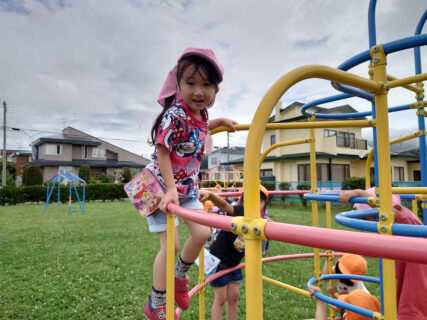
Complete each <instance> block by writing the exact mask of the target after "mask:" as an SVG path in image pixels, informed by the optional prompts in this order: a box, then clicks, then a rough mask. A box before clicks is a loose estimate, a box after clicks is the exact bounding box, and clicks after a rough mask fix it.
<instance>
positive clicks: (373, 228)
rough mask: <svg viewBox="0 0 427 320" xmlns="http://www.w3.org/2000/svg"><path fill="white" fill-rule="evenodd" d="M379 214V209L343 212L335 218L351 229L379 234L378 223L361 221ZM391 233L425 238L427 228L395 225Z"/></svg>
mask: <svg viewBox="0 0 427 320" xmlns="http://www.w3.org/2000/svg"><path fill="white" fill-rule="evenodd" d="M377 214H378V209H370V210H354V211H348V212H341V213H338V214H337V215H336V216H335V221H336V222H337V223H339V224H341V225H343V226H346V227H349V228H354V229H359V230H365V231H370V232H377V230H378V222H376V221H365V220H359V219H363V218H366V217H371V216H375V215H377ZM391 232H392V233H393V235H399V236H409V237H423V238H424V237H427V226H423V225H408V224H401V223H393V225H392V226H391ZM426 244H427V242H426ZM426 244H425V245H426Z"/></svg>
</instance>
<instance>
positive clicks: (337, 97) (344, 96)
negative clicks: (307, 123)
mask: <svg viewBox="0 0 427 320" xmlns="http://www.w3.org/2000/svg"><path fill="white" fill-rule="evenodd" d="M351 97H352V95H351V94H338V95H335V96H330V97H327V98H322V99H317V100H313V101H311V102H309V103H306V104H305V105H304V106H303V107H302V108H301V113H302V114H303V115H304V116H307V117H310V116H311V115H312V114H313V113H312V112H309V111H306V110H307V109H308V108H310V107H313V106H317V105H318V104H323V103H328V102H333V101H338V100H343V99H347V98H351ZM316 117H318V114H317V113H316Z"/></svg>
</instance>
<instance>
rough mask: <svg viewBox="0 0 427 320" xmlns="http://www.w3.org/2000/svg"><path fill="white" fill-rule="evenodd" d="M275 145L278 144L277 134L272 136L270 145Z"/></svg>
mask: <svg viewBox="0 0 427 320" xmlns="http://www.w3.org/2000/svg"><path fill="white" fill-rule="evenodd" d="M274 144H276V135H275V134H272V135H271V136H270V145H271V146H272V145H274Z"/></svg>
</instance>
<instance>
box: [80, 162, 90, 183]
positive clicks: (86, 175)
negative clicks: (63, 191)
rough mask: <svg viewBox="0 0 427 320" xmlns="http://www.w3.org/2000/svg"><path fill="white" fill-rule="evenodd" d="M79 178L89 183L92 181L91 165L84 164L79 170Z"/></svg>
mask: <svg viewBox="0 0 427 320" xmlns="http://www.w3.org/2000/svg"><path fill="white" fill-rule="evenodd" d="M79 178H80V179H83V180H84V181H86V182H87V183H89V181H90V167H89V165H87V164H83V165H82V166H81V167H80V170H79Z"/></svg>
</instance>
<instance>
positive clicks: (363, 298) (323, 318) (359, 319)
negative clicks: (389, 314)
mask: <svg viewBox="0 0 427 320" xmlns="http://www.w3.org/2000/svg"><path fill="white" fill-rule="evenodd" d="M315 291H316V292H322V291H321V290H320V288H319V287H315V286H312V287H311V288H310V292H311V293H313V292H315ZM338 300H340V301H342V302H346V303H349V304H352V305H354V306H356V307H360V308H364V309H367V310H371V311H374V312H381V303H380V301H379V300H378V299H377V297H375V296H373V295H371V294H369V293H367V292H365V291H363V290H360V289H356V290H353V291H352V292H351V293H349V294H342V295H340V296H338ZM327 319H328V316H327V312H326V303H325V302H324V301H321V300H318V301H317V303H316V320H327ZM342 319H345V320H369V319H371V318H368V317H365V316H362V315H361V314H358V313H356V312H352V311H348V310H347V311H346V312H344V314H343V317H342ZM414 319H415V318H414Z"/></svg>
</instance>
